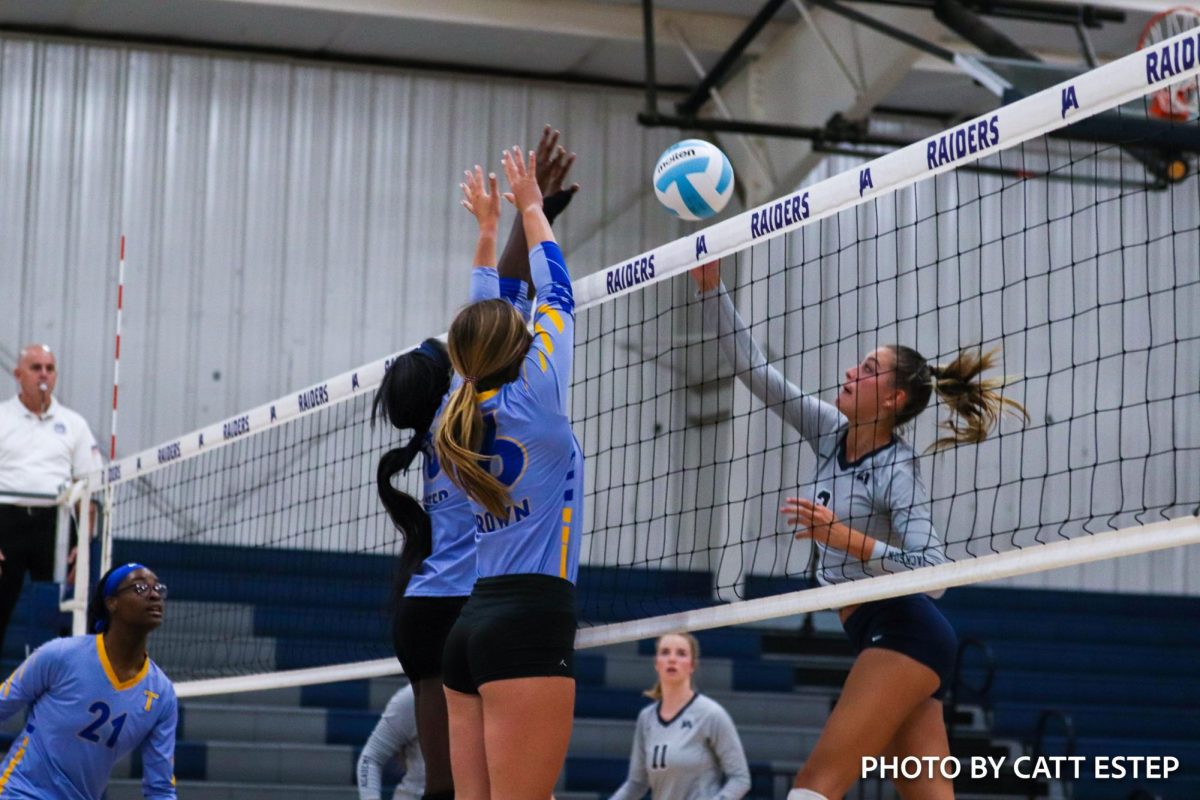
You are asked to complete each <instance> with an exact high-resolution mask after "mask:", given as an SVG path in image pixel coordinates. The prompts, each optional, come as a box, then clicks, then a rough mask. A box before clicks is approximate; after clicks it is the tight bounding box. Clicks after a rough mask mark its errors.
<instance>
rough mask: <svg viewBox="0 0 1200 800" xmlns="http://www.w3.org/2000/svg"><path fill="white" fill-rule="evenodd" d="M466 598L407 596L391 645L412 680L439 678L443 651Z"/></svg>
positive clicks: (405, 672)
mask: <svg viewBox="0 0 1200 800" xmlns="http://www.w3.org/2000/svg"><path fill="white" fill-rule="evenodd" d="M466 602H467V598H465V597H404V598H402V599H401V600H400V607H399V608H397V609H396V617H395V619H393V620H392V646H393V647H395V648H396V658H398V659H400V666H402V667H404V674H405V675H407V676H408V679H409V680H410V681H419V680H424V679H425V678H438V677H441V674H442V651H443V650H445V648H446V636H447V635H449V633H450V629H451V628H453V627H454V622H455V620H457V619H458V615H459V612H461V611H462V607H463V605H465V604H466Z"/></svg>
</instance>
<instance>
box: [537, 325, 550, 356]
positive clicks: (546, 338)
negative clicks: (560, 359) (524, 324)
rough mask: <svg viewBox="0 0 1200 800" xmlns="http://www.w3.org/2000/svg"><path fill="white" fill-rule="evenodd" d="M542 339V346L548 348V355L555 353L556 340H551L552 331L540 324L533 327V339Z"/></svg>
mask: <svg viewBox="0 0 1200 800" xmlns="http://www.w3.org/2000/svg"><path fill="white" fill-rule="evenodd" d="M539 336H540V337H542V346H543V347H545V348H546V352H547V353H553V352H554V340H553V339H551V338H550V331H548V330H546V329H545V328H543V327H542V325H541V323H540V322H539V323H538V324H537V325H534V326H533V338H535V339H536V338H537V337H539Z"/></svg>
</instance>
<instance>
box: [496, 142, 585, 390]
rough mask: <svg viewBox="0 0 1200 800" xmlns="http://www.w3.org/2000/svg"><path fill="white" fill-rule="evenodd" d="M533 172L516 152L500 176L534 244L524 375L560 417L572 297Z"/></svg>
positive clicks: (569, 357)
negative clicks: (528, 361)
mask: <svg viewBox="0 0 1200 800" xmlns="http://www.w3.org/2000/svg"><path fill="white" fill-rule="evenodd" d="M536 170H537V157H536V155H535V154H534V153H532V152H531V153H530V154H529V159H528V162H526V160H525V158H524V156H523V155H522V153H521V150H520V148H516V147H514V148H513V149H512V150H508V151H505V153H504V174H505V176H506V177H507V178H508V182H509V186H510V191H509V192H508V193H507V194H505V197H506V198H507V199H508V200H509V201H510V202H512V203H513V204H514V205H516V206H517V208H518V209H520V212H521V219H522V222H523V224H524V227H525V236H526V238H527V239H528V240H529V241H531V242H536V243H537V244H535V245H534V246H533V247H532V249H530V251H529V268H530V272H531V274H532V276H533V283H534V286H535V288H536V289H537V298H536V301H535V306H534V315H533V322H534V325H533V333H534V339H533V345H532V347H531V348H530V358H531V360H532V361H533V362H534V364H535V365H536V369H530V370H528V371H527V378H528V380H529V384H530V386H531V388H532V390H533V393H534V395H535V396H536V397H538V398H539V400H540V401H542V402H545V403H547V404H549V405H551V406H553V407H554V408H555V409H556V410H558V411H562V410H563V409H565V407H566V395H567V389H568V388H569V386H570V383H571V367H572V362H573V356H574V349H575V347H574V345H575V296H574V291H573V289H572V287H571V276H570V273H569V272H567V267H566V263H565V259H564V258H563V255H562V250H560V249H559V247H558V243H557V242H556V241H555V239H554V232H553V231H552V230H551V229H550V223H549V221H548V220H547V219H546V215H545V213H544V212H543V211H542V203H541V200H542V194H541V189H540V188H539V187H538V184H537V179H536Z"/></svg>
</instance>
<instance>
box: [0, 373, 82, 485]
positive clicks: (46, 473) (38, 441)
mask: <svg viewBox="0 0 1200 800" xmlns="http://www.w3.org/2000/svg"><path fill="white" fill-rule="evenodd" d="M102 466H103V462H102V461H101V459H100V448H99V447H97V446H96V439H95V437H93V436H92V431H91V430H90V429H89V428H88V424H87V422H85V421H84V419H83V417H81V416H79V415H78V414H76V413H75V412H74V411H72V410H71V409H69V408H67V407H66V406H64V405H62V404H61V403H59V402H58V401H56V400H54V399H53V398H51V399H50V407H49V408H48V409H46V413H45V414H43V415H42V416H41V418H40V419H39V418H38V415H37V414H34V413H33V412H32V411H30V410H29V409H27V408H26V407H25V406H24V404H22V403H21V398H20V397H16V396H14V397H13V398H12V399H11V400H8V401H7V402H4V403H0V503H11V504H14V505H22V506H52V505H54V499H53V497H56V496H57V495H58V493H59V490H60V489H61V488H62V486H63V485H64V484H66V483H70V482H71V481H72V480H74V479H78V478H82V477H83V476H84V475H87V474H88V473H90V472H94V471H96V470H98V469H100V468H101V467H102ZM9 492H21V493H25V494H41V495H50V496H51V497H50V498H47V499H37V498H30V497H22V496H21V495H20V494H9Z"/></svg>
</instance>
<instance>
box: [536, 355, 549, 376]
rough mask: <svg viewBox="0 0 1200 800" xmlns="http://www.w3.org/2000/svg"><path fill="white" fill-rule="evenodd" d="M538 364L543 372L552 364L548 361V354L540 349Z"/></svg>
mask: <svg viewBox="0 0 1200 800" xmlns="http://www.w3.org/2000/svg"><path fill="white" fill-rule="evenodd" d="M538 366H539V367H541V368H542V372H545V371H546V370H548V369H550V365H549V364H547V363H546V354H545V353H543V352H542V351H541V350H538Z"/></svg>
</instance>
